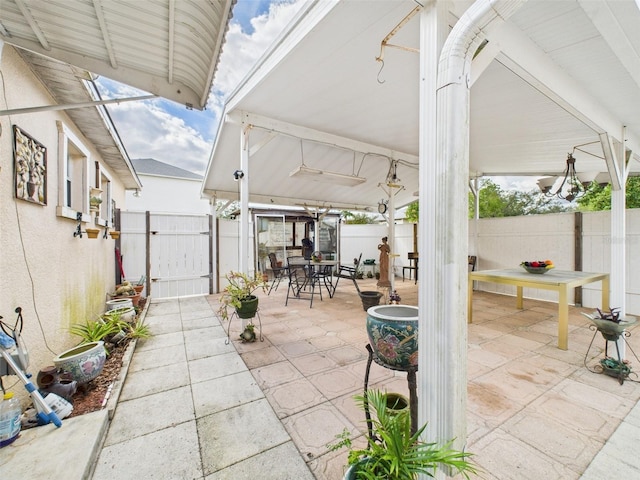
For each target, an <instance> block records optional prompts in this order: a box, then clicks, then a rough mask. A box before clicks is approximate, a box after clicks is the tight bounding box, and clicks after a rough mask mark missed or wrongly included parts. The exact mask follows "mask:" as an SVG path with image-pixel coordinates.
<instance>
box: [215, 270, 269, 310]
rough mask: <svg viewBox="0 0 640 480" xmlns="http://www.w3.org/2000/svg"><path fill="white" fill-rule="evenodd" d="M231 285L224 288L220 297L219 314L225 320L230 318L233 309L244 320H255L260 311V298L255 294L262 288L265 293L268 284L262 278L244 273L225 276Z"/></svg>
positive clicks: (230, 273) (232, 273) (231, 273)
mask: <svg viewBox="0 0 640 480" xmlns="http://www.w3.org/2000/svg"><path fill="white" fill-rule="evenodd" d="M225 278H226V279H227V281H228V282H229V284H228V285H227V286H226V287H225V288H224V291H223V293H222V296H221V297H220V308H218V314H219V315H220V317H221V318H222V319H223V320H227V319H228V318H229V309H230V308H232V309H233V310H235V311H236V313H237V314H238V317H240V318H243V319H248V318H253V317H255V315H256V312H257V311H258V297H256V296H255V295H254V294H253V292H255V291H256V290H257V289H258V288H262V291H263V292H264V291H265V290H266V288H267V284H266V283H265V282H264V281H263V280H262V277H261V276H258V275H255V276H253V277H251V276H249V275H247V274H246V273H242V272H233V271H232V272H229V273H228V274H227V275H225Z"/></svg>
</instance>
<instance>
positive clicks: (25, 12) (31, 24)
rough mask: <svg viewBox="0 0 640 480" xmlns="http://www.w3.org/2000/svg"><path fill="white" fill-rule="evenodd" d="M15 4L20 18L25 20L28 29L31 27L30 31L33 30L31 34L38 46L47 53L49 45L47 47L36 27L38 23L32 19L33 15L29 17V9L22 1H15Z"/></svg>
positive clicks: (44, 38)
mask: <svg viewBox="0 0 640 480" xmlns="http://www.w3.org/2000/svg"><path fill="white" fill-rule="evenodd" d="M15 2H16V5H17V6H18V8H19V9H20V13H22V16H23V17H24V18H25V20H26V21H27V23H28V24H29V27H31V30H33V33H34V34H35V36H36V37H37V38H38V41H39V42H40V45H41V46H42V48H44V49H45V50H47V51H49V50H51V45H49V42H48V41H47V38H46V37H45V36H44V32H43V31H42V30H41V29H40V27H39V26H38V23H37V22H36V21H35V19H34V18H33V15H31V12H30V11H29V7H27V6H26V5H25V4H24V2H23V0H15Z"/></svg>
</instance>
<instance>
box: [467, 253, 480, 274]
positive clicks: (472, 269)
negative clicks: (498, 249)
mask: <svg viewBox="0 0 640 480" xmlns="http://www.w3.org/2000/svg"><path fill="white" fill-rule="evenodd" d="M477 261H478V257H476V256H475V255H468V256H467V264H468V265H469V271H470V272H475V271H476V262H477Z"/></svg>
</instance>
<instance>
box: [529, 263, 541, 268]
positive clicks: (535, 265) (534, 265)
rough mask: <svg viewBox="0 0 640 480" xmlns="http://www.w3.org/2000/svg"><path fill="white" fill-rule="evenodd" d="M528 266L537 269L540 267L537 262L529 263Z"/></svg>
mask: <svg viewBox="0 0 640 480" xmlns="http://www.w3.org/2000/svg"><path fill="white" fill-rule="evenodd" d="M530 265H531V266H532V267H533V268H537V267H539V266H540V263H539V262H531V263H530Z"/></svg>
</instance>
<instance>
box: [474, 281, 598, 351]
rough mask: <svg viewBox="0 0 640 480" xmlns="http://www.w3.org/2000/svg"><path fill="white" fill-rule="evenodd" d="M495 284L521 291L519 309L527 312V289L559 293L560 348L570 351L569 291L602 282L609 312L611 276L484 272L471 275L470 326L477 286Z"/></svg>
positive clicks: (518, 294) (517, 301) (518, 300)
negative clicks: (476, 284)
mask: <svg viewBox="0 0 640 480" xmlns="http://www.w3.org/2000/svg"><path fill="white" fill-rule="evenodd" d="M474 281H480V282H491V283H500V284H505V285H515V286H516V289H517V300H516V306H517V308H520V309H522V308H523V301H522V290H523V288H524V287H528V288H540V289H544V290H555V291H557V292H558V348H560V349H562V350H567V348H568V346H569V303H568V298H569V289H570V288H575V287H579V286H582V285H586V284H588V283H593V282H602V308H603V309H608V308H609V274H608V273H590V272H574V271H571V270H555V269H552V270H550V271H549V272H547V273H545V274H533V273H528V272H526V271H524V270H521V269H519V268H507V269H503V270H484V271H476V272H469V287H468V288H469V295H468V299H467V302H468V304H467V308H468V322H469V323H471V322H472V304H473V282H474Z"/></svg>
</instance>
